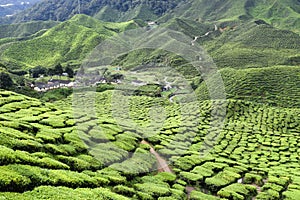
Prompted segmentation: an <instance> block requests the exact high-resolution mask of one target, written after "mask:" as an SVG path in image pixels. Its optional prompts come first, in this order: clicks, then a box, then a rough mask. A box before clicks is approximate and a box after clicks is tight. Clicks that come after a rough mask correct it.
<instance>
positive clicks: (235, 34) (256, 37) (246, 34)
mask: <svg viewBox="0 0 300 200" xmlns="http://www.w3.org/2000/svg"><path fill="white" fill-rule="evenodd" d="M221 27H222V28H224V27H227V30H226V31H225V32H223V33H222V34H221V36H220V37H217V38H215V39H214V40H210V41H207V42H205V43H204V46H205V47H206V48H207V50H208V52H209V53H210V54H211V56H212V57H213V59H214V60H215V62H216V64H217V65H218V67H235V68H245V67H267V66H272V65H277V64H285V63H288V61H289V59H290V57H297V56H298V55H299V44H300V36H299V35H298V34H295V33H293V32H290V31H284V30H280V29H276V28H273V27H271V26H269V25H264V24H262V25H257V24H256V23H254V22H248V23H245V24H241V25H238V26H233V27H232V26H221Z"/></svg>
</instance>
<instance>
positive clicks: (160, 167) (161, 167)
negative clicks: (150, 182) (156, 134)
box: [141, 140, 195, 199]
mask: <svg viewBox="0 0 300 200" xmlns="http://www.w3.org/2000/svg"><path fill="white" fill-rule="evenodd" d="M141 144H147V145H149V146H150V153H151V154H152V155H154V156H155V158H156V160H157V171H158V172H168V173H172V174H174V172H173V170H172V169H171V167H170V166H169V165H168V163H167V161H166V160H165V159H163V158H162V157H161V156H160V155H159V154H158V153H157V152H156V151H155V150H154V148H153V147H152V145H151V144H149V142H147V141H145V140H142V141H141ZM193 190H195V188H194V187H191V186H186V187H185V191H186V193H187V197H188V199H190V194H191V192H192V191H193Z"/></svg>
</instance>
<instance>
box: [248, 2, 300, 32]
mask: <svg viewBox="0 0 300 200" xmlns="http://www.w3.org/2000/svg"><path fill="white" fill-rule="evenodd" d="M248 3H249V4H250V5H251V6H250V7H249V8H248V12H249V14H251V15H252V16H254V17H255V18H259V19H263V20H265V21H266V22H268V23H270V24H272V25H273V26H275V27H278V28H282V29H287V30H291V31H294V32H296V33H298V34H299V33H300V32H299V29H300V2H299V1H297V0H285V1H278V0H270V1H259V0H249V1H248Z"/></svg>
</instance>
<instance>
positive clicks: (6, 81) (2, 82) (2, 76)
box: [0, 72, 14, 89]
mask: <svg viewBox="0 0 300 200" xmlns="http://www.w3.org/2000/svg"><path fill="white" fill-rule="evenodd" d="M13 84H14V82H13V80H12V79H11V77H10V75H9V74H8V73H5V72H1V73H0V88H1V89H8V88H10V87H12V86H13Z"/></svg>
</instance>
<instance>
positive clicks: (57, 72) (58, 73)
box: [54, 64, 64, 76]
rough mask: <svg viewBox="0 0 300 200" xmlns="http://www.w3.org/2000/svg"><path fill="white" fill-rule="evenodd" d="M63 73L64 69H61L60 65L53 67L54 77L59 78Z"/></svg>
mask: <svg viewBox="0 0 300 200" xmlns="http://www.w3.org/2000/svg"><path fill="white" fill-rule="evenodd" d="M63 72H64V69H63V67H62V66H61V64H57V65H56V66H55V67H54V73H55V74H56V75H59V76H61V75H62V73H63Z"/></svg>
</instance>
